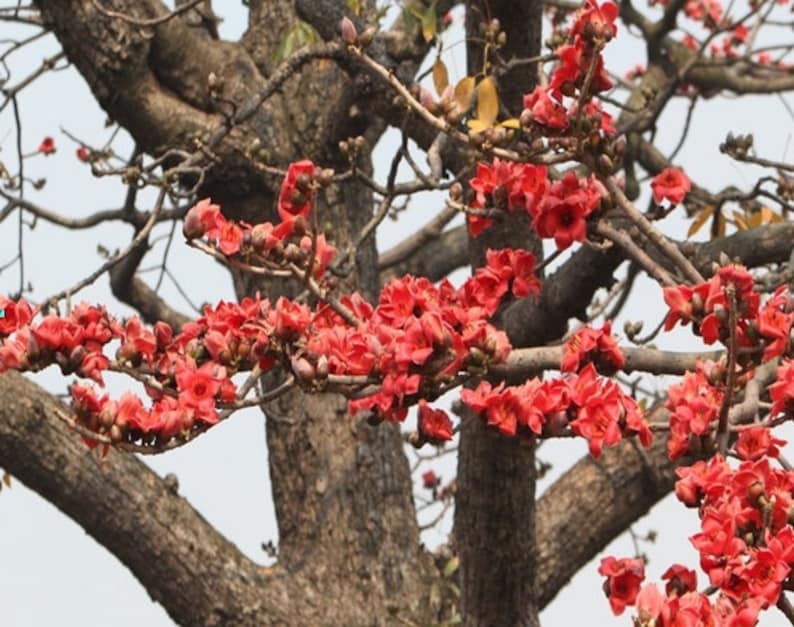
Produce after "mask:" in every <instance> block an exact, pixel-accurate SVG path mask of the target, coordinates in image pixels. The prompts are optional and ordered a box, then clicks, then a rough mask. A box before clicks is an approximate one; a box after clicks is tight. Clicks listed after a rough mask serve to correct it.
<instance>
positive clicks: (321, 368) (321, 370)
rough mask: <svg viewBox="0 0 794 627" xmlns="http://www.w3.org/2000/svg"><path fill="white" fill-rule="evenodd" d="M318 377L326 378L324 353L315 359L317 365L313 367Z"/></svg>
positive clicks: (326, 359)
mask: <svg viewBox="0 0 794 627" xmlns="http://www.w3.org/2000/svg"><path fill="white" fill-rule="evenodd" d="M315 371H316V373H317V378H318V379H327V378H328V358H327V357H326V356H325V355H320V357H319V358H318V359H317V366H316V367H315Z"/></svg>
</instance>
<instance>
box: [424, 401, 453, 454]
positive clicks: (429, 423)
mask: <svg viewBox="0 0 794 627" xmlns="http://www.w3.org/2000/svg"><path fill="white" fill-rule="evenodd" d="M418 426H419V433H420V434H421V435H422V437H423V438H424V439H426V440H427V441H428V442H430V443H431V444H441V443H442V442H446V441H448V440H451V439H452V421H451V420H450V419H449V416H447V412H445V411H444V410H443V409H433V408H432V407H430V405H428V404H427V402H426V401H424V400H420V401H419V421H418Z"/></svg>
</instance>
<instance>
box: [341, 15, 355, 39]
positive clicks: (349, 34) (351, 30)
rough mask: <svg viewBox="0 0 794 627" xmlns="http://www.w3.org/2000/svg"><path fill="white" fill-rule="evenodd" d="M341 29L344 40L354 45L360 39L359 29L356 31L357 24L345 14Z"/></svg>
mask: <svg viewBox="0 0 794 627" xmlns="http://www.w3.org/2000/svg"><path fill="white" fill-rule="evenodd" d="M339 30H340V31H341V33H342V40H343V41H344V42H345V43H346V44H348V45H350V46H353V45H355V44H356V42H357V41H358V31H356V25H355V24H353V21H352V20H351V19H350V18H349V17H347V16H345V17H343V18H342V20H341V21H340V22H339Z"/></svg>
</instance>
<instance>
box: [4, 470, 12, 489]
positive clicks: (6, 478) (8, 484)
mask: <svg viewBox="0 0 794 627" xmlns="http://www.w3.org/2000/svg"><path fill="white" fill-rule="evenodd" d="M3 483H4V484H5V486H6V487H7V488H10V487H11V475H9V474H8V473H7V472H5V471H4V472H3Z"/></svg>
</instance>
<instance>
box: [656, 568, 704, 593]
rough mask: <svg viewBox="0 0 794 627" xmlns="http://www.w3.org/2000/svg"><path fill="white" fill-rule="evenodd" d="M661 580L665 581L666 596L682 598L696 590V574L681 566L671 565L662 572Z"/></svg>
mask: <svg viewBox="0 0 794 627" xmlns="http://www.w3.org/2000/svg"><path fill="white" fill-rule="evenodd" d="M662 579H663V580H665V581H667V584H666V585H665V592H666V593H667V594H668V596H673V595H677V596H683V595H684V594H686V593H687V592H692V591H694V590H696V589H697V573H696V572H695V571H694V570H690V569H688V568H687V567H686V566H682V565H681V564H673V565H672V566H670V568H668V569H667V570H666V571H664V574H663V575H662Z"/></svg>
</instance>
